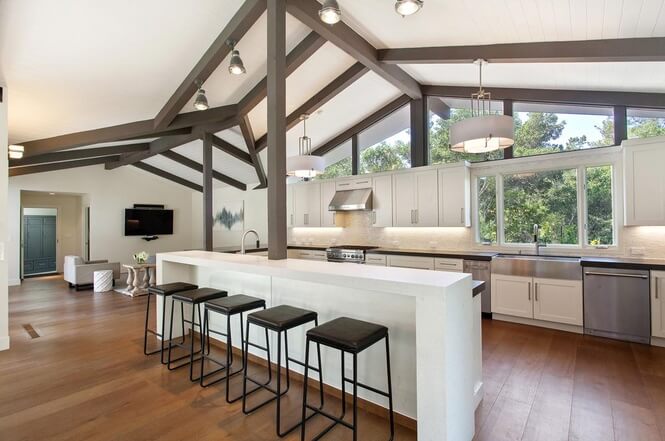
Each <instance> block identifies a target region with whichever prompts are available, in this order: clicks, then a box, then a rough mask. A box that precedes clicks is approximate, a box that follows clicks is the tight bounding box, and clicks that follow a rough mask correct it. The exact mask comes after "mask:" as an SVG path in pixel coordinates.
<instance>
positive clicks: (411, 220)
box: [411, 210, 413, 223]
mask: <svg viewBox="0 0 665 441" xmlns="http://www.w3.org/2000/svg"><path fill="white" fill-rule="evenodd" d="M411 223H413V210H411Z"/></svg>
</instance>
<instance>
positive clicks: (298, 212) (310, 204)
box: [293, 182, 321, 227]
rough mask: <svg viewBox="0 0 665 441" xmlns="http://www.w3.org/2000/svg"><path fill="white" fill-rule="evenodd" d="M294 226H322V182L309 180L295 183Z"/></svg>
mask: <svg viewBox="0 0 665 441" xmlns="http://www.w3.org/2000/svg"><path fill="white" fill-rule="evenodd" d="M293 211H294V218H295V220H294V222H293V226H294V227H320V226H321V184H320V183H318V182H307V183H303V184H294V185H293Z"/></svg>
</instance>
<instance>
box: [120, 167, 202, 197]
mask: <svg viewBox="0 0 665 441" xmlns="http://www.w3.org/2000/svg"><path fill="white" fill-rule="evenodd" d="M132 165H133V166H134V167H136V168H139V169H141V170H143V171H146V172H148V173H152V174H153V175H155V176H159V177H160V178H164V179H166V180H168V181H171V182H175V183H176V184H180V185H184V186H185V187H188V188H191V189H192V190H194V191H198V192H201V193H203V187H202V186H200V185H198V184H195V183H193V182H191V181H188V180H187V179H183V178H181V177H180V176H176V175H174V174H172V173H168V172H165V171H164V170H162V169H159V168H157V167H154V166H152V165H150V164H146V163H145V162H136V163H134V164H132Z"/></svg>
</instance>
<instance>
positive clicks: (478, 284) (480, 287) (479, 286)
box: [471, 280, 485, 297]
mask: <svg viewBox="0 0 665 441" xmlns="http://www.w3.org/2000/svg"><path fill="white" fill-rule="evenodd" d="M471 283H472V286H473V296H474V297H475V296H477V295H478V294H480V293H481V292H483V291H485V282H483V281H482V280H474V281H473V282H471Z"/></svg>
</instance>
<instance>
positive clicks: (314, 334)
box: [307, 317, 388, 353]
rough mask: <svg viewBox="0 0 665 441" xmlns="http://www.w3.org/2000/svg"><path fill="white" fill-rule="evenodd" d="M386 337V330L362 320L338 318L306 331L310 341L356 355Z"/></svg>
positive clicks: (383, 327)
mask: <svg viewBox="0 0 665 441" xmlns="http://www.w3.org/2000/svg"><path fill="white" fill-rule="evenodd" d="M386 335H388V328H386V327H385V326H382V325H377V324H374V323H370V322H365V321H362V320H356V319H352V318H348V317H339V318H336V319H334V320H331V321H329V322H326V323H324V324H322V325H320V326H317V327H315V328H312V329H310V330H309V331H307V336H308V337H309V338H310V340H311V341H313V342H317V343H323V344H324V345H326V346H331V347H333V348H337V349H341V350H344V351H346V352H351V353H358V352H360V351H362V350H364V349H367V348H368V347H370V346H372V345H373V344H374V343H376V342H378V341H379V340H381V339H382V338H385V337H386Z"/></svg>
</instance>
